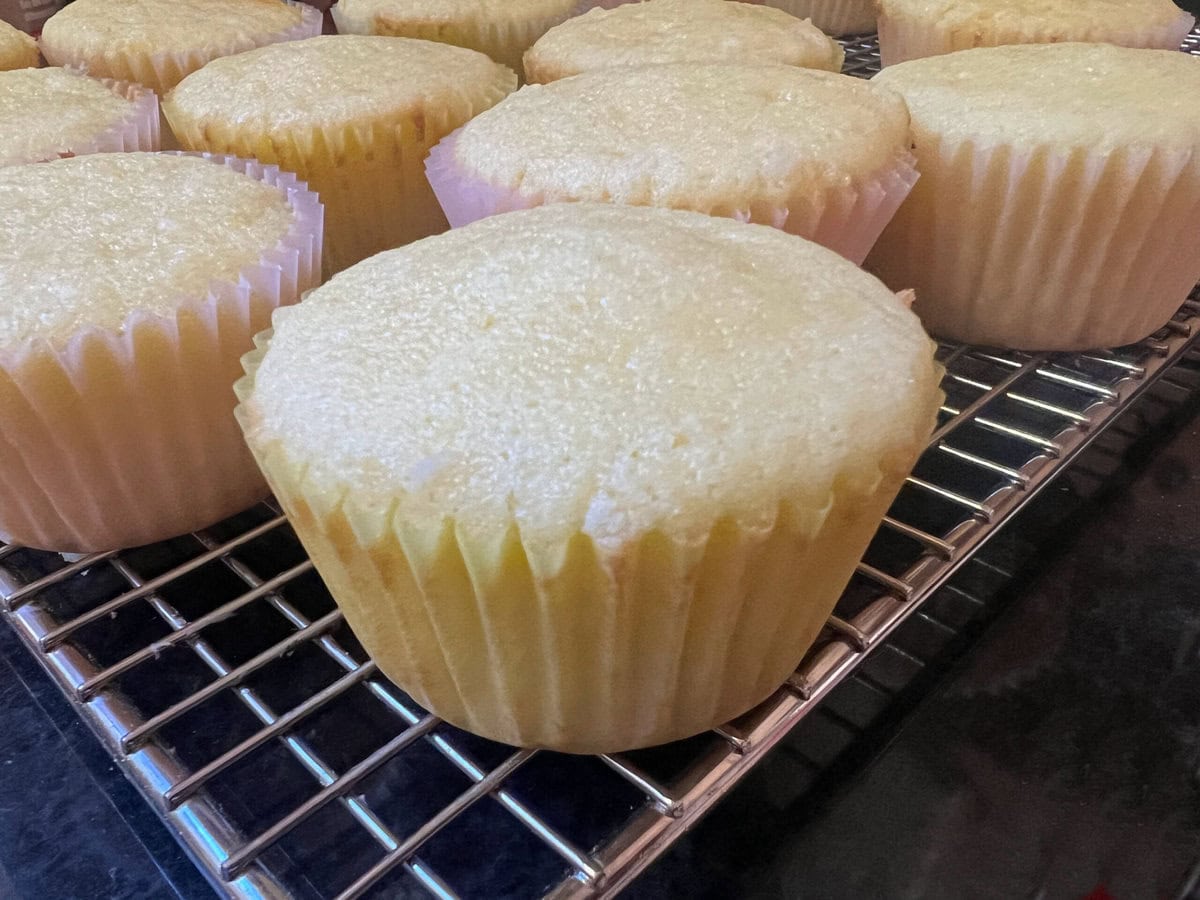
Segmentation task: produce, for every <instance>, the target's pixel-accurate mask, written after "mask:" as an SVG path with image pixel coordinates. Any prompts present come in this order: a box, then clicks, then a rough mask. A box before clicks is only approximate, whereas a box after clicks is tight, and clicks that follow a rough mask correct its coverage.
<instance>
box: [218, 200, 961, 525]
mask: <svg viewBox="0 0 1200 900" xmlns="http://www.w3.org/2000/svg"><path fill="white" fill-rule="evenodd" d="M331 336H336V338H335V339H331ZM252 368H253V366H252ZM937 382H938V377H937V372H936V369H935V366H934V363H933V346H932V343H931V342H930V340H929V339H928V337H926V335H925V333H924V332H923V331H922V329H921V326H920V323H919V322H918V321H917V319H916V317H915V316H914V315H913V314H912V313H911V312H909V310H908V309H907V308H906V307H905V306H904V304H902V303H901V302H900V301H899V300H898V299H897V297H896V296H895V295H894V294H892V292H891V291H889V290H888V289H887V288H886V287H884V286H883V285H882V284H881V283H880V282H879V281H877V280H876V279H874V278H873V277H871V276H870V275H867V274H866V273H864V272H863V271H862V270H861V269H859V268H858V267H856V266H854V265H853V264H851V263H849V262H847V261H845V260H844V259H842V258H841V257H839V256H837V255H836V254H835V253H833V252H832V251H829V250H826V249H825V248H823V247H820V246H817V245H816V244H812V243H809V242H807V241H804V240H802V239H800V238H797V237H793V236H791V235H788V234H785V233H783V232H781V231H778V230H776V229H772V228H768V227H765V226H758V225H746V224H742V223H738V222H734V221H732V220H728V219H716V218H712V217H709V216H704V215H700V214H696V213H688V212H680V211H675V210H662V209H646V208H631V207H618V206H608V205H597V204H569V205H567V204H564V205H556V206H545V207H539V208H536V209H532V210H526V211H521V212H516V213H509V214H506V215H502V216H493V217H491V218H488V219H484V220H482V221H480V222H476V223H474V224H472V225H470V226H467V227H465V228H460V229H456V230H454V231H451V232H448V233H446V234H443V235H439V236H437V237H433V238H428V239H426V240H423V241H419V242H417V243H415V244H410V245H408V246H407V247H403V248H401V249H399V250H393V251H388V252H386V253H381V254H379V255H378V256H374V257H372V258H371V259H369V260H366V261H364V262H362V263H360V264H358V265H357V266H354V267H352V268H350V269H348V270H346V271H345V272H343V273H341V274H340V275H337V276H336V277H334V278H333V279H331V280H330V281H329V282H327V283H326V284H325V285H324V286H323V287H321V288H319V289H318V290H316V291H315V292H313V293H312V294H310V295H309V296H308V298H307V299H306V300H305V301H304V303H301V304H299V305H298V306H296V307H294V308H292V309H291V310H289V311H287V312H283V313H280V314H277V315H276V317H275V332H274V336H273V337H272V338H271V341H270V344H269V347H268V349H267V350H266V354H265V357H263V358H262V360H261V365H259V366H258V367H257V369H256V371H255V372H254V374H253V376H252V378H248V379H246V380H245V381H243V383H242V384H241V385H240V386H239V390H240V393H241V395H242V396H243V407H242V413H243V415H242V418H243V425H244V427H246V428H247V430H248V432H249V433H250V434H251V435H252V439H253V440H254V442H255V444H256V446H258V447H259V448H260V449H261V450H262V451H263V452H265V453H268V454H270V453H274V452H279V453H282V454H284V458H286V459H287V460H290V461H291V464H292V465H294V466H296V467H297V470H298V471H303V473H304V474H303V478H304V479H305V481H306V484H307V485H308V488H311V490H307V489H306V490H307V492H308V493H310V494H315V495H324V496H325V497H326V499H327V500H328V502H329V503H330V504H334V503H336V502H337V501H338V498H340V497H341V496H343V492H344V491H346V490H349V491H350V497H351V498H352V500H351V502H352V503H353V504H357V507H356V509H357V512H358V513H361V516H360V517H359V520H361V521H365V520H367V519H371V520H373V521H377V522H380V523H387V522H389V521H391V520H392V516H393V515H394V516H403V519H404V521H406V522H408V523H414V528H416V525H417V524H418V523H424V524H433V525H434V526H437V525H439V524H440V523H443V522H446V523H451V524H453V525H454V526H455V527H456V532H457V533H458V534H460V535H462V536H464V537H466V538H472V537H479V536H481V535H492V536H496V537H502V536H503V535H504V534H505V533H506V532H507V530H508V529H509V528H510V527H512V526H514V525H515V526H516V527H517V528H519V529H520V534H521V538H522V540H523V542H524V543H525V544H526V546H541V547H545V546H547V544H549V545H557V546H565V544H566V542H567V541H568V540H569V539H570V537H571V535H573V534H575V533H578V532H579V531H580V530H582V531H583V532H584V533H586V534H588V535H589V536H591V537H592V538H593V539H595V540H596V541H597V542H598V543H601V544H604V545H612V544H616V545H620V544H622V543H623V542H625V541H628V540H630V539H632V538H635V537H637V536H639V535H641V534H643V533H645V532H646V531H649V530H651V529H655V528H657V529H660V530H661V532H662V534H663V535H664V537H665V538H666V539H668V540H674V539H680V540H703V539H704V538H705V537H706V536H707V534H708V531H709V530H710V529H711V528H712V527H713V523H714V522H715V521H716V520H718V519H720V518H721V517H723V516H728V517H729V518H730V519H731V520H734V521H737V522H738V523H739V524H742V525H746V526H748V527H755V525H756V524H759V523H770V522H772V521H774V520H775V517H776V516H777V515H778V514H779V511H780V507H781V504H789V507H788V508H789V509H790V510H791V511H792V512H793V513H794V514H795V515H797V516H800V517H803V516H807V515H813V516H817V515H820V509H821V508H822V507H823V505H824V504H825V503H826V502H827V500H828V497H829V491H830V490H831V488H832V487H833V483H834V480H835V479H838V480H839V481H845V482H848V483H855V484H857V483H858V482H859V481H860V480H862V481H865V482H866V483H868V484H874V483H875V481H876V480H877V478H878V474H879V471H880V467H881V466H884V467H887V466H891V467H892V468H895V467H896V463H897V460H898V459H899V457H901V456H903V457H904V464H905V465H907V463H908V461H909V460H910V459H911V455H912V453H913V448H914V446H916V445H918V444H919V442H920V441H922V440H923V439H924V437H925V436H926V435H927V434H928V430H929V428H930V427H931V426H932V422H933V416H934V411H935V410H936V408H937V405H938V398H939V397H940V394H939V392H938V386H937ZM251 383H252V384H251ZM351 515H355V513H354V512H351ZM439 530H440V529H439V528H437V527H434V528H433V531H434V532H435V533H436V532H438V531H439ZM414 533H415V532H414ZM362 539H363V540H364V541H370V540H371V537H370V536H364V537H363V538H362Z"/></svg>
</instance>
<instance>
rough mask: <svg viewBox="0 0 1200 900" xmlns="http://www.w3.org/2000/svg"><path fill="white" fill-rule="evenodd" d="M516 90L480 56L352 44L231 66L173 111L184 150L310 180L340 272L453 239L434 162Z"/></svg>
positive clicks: (195, 82) (219, 65) (183, 88)
mask: <svg viewBox="0 0 1200 900" xmlns="http://www.w3.org/2000/svg"><path fill="white" fill-rule="evenodd" d="M516 86H517V77H516V75H514V74H513V73H512V71H511V70H509V69H507V68H505V67H504V66H502V65H500V64H498V63H495V62H492V60H490V59H488V58H487V57H486V56H484V55H483V54H482V53H477V52H475V51H474V50H466V49H464V48H462V47H452V46H450V45H448V44H438V43H434V42H432V41H417V40H411V39H408V38H391V37H365V36H361V35H342V36H337V37H334V36H327V37H315V38H311V39H309V40H305V41H293V42H290V43H286V44H274V45H272V46H270V47H263V48H261V49H259V50H253V51H250V52H249V53H242V54H239V55H237V56H230V57H227V58H225V59H219V60H217V61H215V62H212V63H210V64H209V65H207V66H205V67H204V68H203V69H201V70H200V71H199V72H196V73H194V74H192V75H189V76H188V77H187V78H186V79H184V81H183V82H182V83H181V84H180V85H179V86H178V87H177V88H176V89H175V90H174V91H172V92H171V94H170V95H168V97H167V99H166V101H165V103H164V108H165V111H166V114H167V118H168V120H169V121H170V123H171V127H172V129H173V130H174V132H175V134H176V135H177V136H178V138H179V141H180V143H181V144H182V145H183V146H184V147H186V148H188V149H191V150H208V151H212V152H215V153H231V154H234V155H236V156H246V157H249V156H253V157H256V158H257V159H259V160H262V161H263V162H267V163H273V164H275V165H278V166H280V167H281V168H283V169H287V170H288V171H290V172H295V173H297V174H298V175H299V176H300V177H301V178H303V179H304V180H305V181H307V182H308V184H309V186H310V187H311V188H312V189H313V190H315V191H316V192H317V193H318V194H319V195H320V197H321V200H322V201H323V202H324V204H325V215H326V247H325V270H326V272H327V273H329V274H332V273H334V272H338V271H340V270H342V269H344V268H346V267H347V266H350V265H353V264H354V263H356V262H358V261H359V260H362V259H365V258H366V257H368V256H371V255H373V254H375V253H378V252H379V251H380V250H388V249H391V248H393V247H398V246H400V245H401V244H406V243H408V242H410V241H414V240H416V239H417V238H422V237H427V236H428V235H431V234H436V233H437V232H439V231H445V230H446V228H447V227H448V226H447V224H446V217H445V215H444V214H443V213H442V211H441V209H440V207H439V206H438V202H437V199H436V198H435V197H434V196H433V191H432V190H431V189H430V187H429V182H428V181H427V180H426V178H425V170H424V164H425V157H426V156H427V155H428V154H429V150H430V148H431V147H433V145H434V144H436V143H437V142H438V141H439V140H441V139H442V138H443V137H445V136H446V135H447V134H449V133H450V132H451V131H453V130H454V129H455V128H458V127H459V126H460V125H462V124H463V123H465V122H466V121H467V120H468V119H470V118H471V117H472V116H474V115H476V114H477V113H479V112H481V111H483V110H485V109H487V108H489V107H490V106H492V105H493V104H495V103H496V102H497V101H498V100H500V99H501V98H502V97H504V96H505V95H506V94H508V93H510V92H511V91H513V90H515V89H516Z"/></svg>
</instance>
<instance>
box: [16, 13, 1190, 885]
mask: <svg viewBox="0 0 1200 900" xmlns="http://www.w3.org/2000/svg"><path fill="white" fill-rule="evenodd" d="M1191 40H1192V41H1193V49H1196V50H1200V38H1197V36H1195V35H1193V37H1192V39H1191ZM877 65H878V52H877V47H876V45H875V43H874V41H873V40H862V41H852V42H850V43H848V46H847V71H850V72H854V73H859V74H861V73H865V72H869V71H871V70H872V68H873V67H874V66H877ZM1198 325H1200V293H1196V294H1193V296H1192V298H1191V299H1190V300H1189V301H1188V302H1186V303H1185V304H1184V306H1183V307H1182V308H1181V310H1180V311H1179V313H1178V314H1177V316H1176V317H1175V318H1174V320H1173V321H1172V322H1171V323H1169V325H1168V326H1167V327H1165V328H1164V329H1163V330H1162V331H1160V332H1159V333H1158V334H1156V335H1154V336H1152V337H1151V338H1149V339H1147V340H1145V341H1142V342H1141V343H1139V344H1137V345H1134V346H1131V347H1126V348H1122V349H1120V350H1116V351H1106V352H1097V353H1085V354H1025V353H1014V352H995V351H989V350H986V349H981V348H974V347H966V346H955V345H942V346H941V347H940V349H939V357H940V358H941V360H942V362H943V364H944V365H945V366H946V377H945V381H944V387H945V390H946V394H947V399H946V403H945V405H944V407H943V409H942V413H941V416H940V419H939V425H938V427H937V430H936V432H935V433H934V435H933V436H932V437H931V439H930V442H929V445H928V449H927V451H926V452H925V454H924V455H923V456H922V458H921V460H920V462H919V463H918V465H917V467H916V470H915V471H914V473H913V475H912V476H911V477H910V478H909V479H908V481H907V483H906V485H905V487H904V488H903V490H902V491H901V494H900V496H899V497H898V498H897V500H896V503H895V504H894V505H893V507H892V509H891V510H890V512H889V515H888V517H887V518H886V519H885V521H884V522H883V524H882V526H881V528H880V530H879V533H878V534H877V535H876V537H875V539H874V540H873V542H872V544H871V546H870V548H869V549H868V551H867V553H866V555H865V558H864V560H863V562H862V563H861V564H860V566H859V568H858V572H857V574H856V576H855V577H854V579H853V581H852V583H851V584H850V586H849V587H848V589H847V591H846V593H845V595H844V596H843V598H842V599H841V601H840V602H839V604H838V607H837V609H836V611H835V614H834V615H833V616H832V617H831V618H830V619H829V621H828V623H827V627H826V628H825V630H824V632H823V634H822V637H821V639H820V640H819V641H818V643H817V645H816V646H815V647H814V649H813V650H812V651H811V652H810V653H809V655H808V656H807V658H806V659H805V660H804V662H803V663H802V664H801V666H800V667H799V668H798V669H797V671H796V672H795V674H794V675H793V676H792V677H791V678H789V679H788V681H787V683H786V684H785V685H783V686H782V687H781V688H780V690H779V691H778V692H777V693H776V694H775V695H774V696H773V697H771V698H770V699H769V700H768V701H766V702H765V703H764V704H762V705H761V706H760V707H759V708H757V709H756V710H754V711H753V712H751V713H749V714H747V715H746V716H743V717H741V718H740V719H739V720H737V721H735V722H731V723H728V724H726V725H725V726H723V727H720V728H717V729H715V730H713V731H712V732H709V733H707V734H704V735H701V736H698V737H697V738H694V739H691V740H689V741H684V742H680V743H678V744H673V745H670V746H668V747H665V748H657V749H653V750H648V751H639V752H636V753H629V754H613V755H608V756H600V757H574V756H565V755H561V754H554V753H548V752H538V751H532V750H521V749H516V748H511V747H505V746H502V745H498V744H495V743H492V742H489V741H486V740H482V739H480V738H476V737H473V736H471V735H469V734H466V733H465V732H462V731H459V730H457V729H455V728H453V727H451V726H450V725H448V724H447V723H444V722H441V721H440V720H438V719H437V718H436V717H434V716H432V715H430V714H429V713H427V712H426V711H425V710H423V709H421V708H420V707H419V706H418V705H417V704H416V703H415V702H414V701H413V700H412V699H411V698H409V697H408V696H406V695H405V694H404V693H403V692H401V691H400V690H399V689H397V688H396V687H395V686H393V685H391V684H390V683H389V682H387V681H386V680H385V679H383V678H382V677H381V676H380V674H379V673H378V671H377V670H376V668H375V666H374V664H373V663H372V662H371V661H370V660H369V658H368V657H367V656H366V654H365V653H364V652H363V651H362V648H361V647H360V646H359V644H358V642H357V641H356V640H355V639H354V636H353V634H352V633H351V632H350V631H349V629H348V628H347V627H346V625H345V623H344V621H343V619H342V617H341V615H340V613H339V612H338V611H337V608H336V606H335V605H334V603H333V601H332V599H331V598H330V597H329V595H328V593H327V592H326V591H325V589H324V587H323V585H322V584H321V581H320V579H319V578H318V577H317V575H316V573H315V572H314V570H313V568H312V564H311V563H310V562H309V561H308V559H307V558H306V556H305V554H304V552H303V549H302V547H301V546H300V545H299V542H298V541H297V540H296V538H295V536H294V535H293V534H292V532H291V530H290V528H289V527H288V525H287V523H286V521H285V520H284V518H283V517H282V516H281V515H280V513H279V510H278V508H277V507H276V506H275V505H273V504H272V503H266V504H263V505H261V506H259V507H256V508H255V509H252V510H248V511H247V512H245V513H243V514H242V515H240V516H237V517H234V518H233V519H230V520H228V521H226V522H222V523H220V524H218V525H215V526H213V527H212V528H210V529H207V530H205V531H201V532H197V533H195V534H193V535H189V536H185V537H182V538H178V539H175V540H172V541H168V542H165V543H162V544H156V545H153V546H150V547H144V548H138V549H136V550H130V551H122V552H119V553H116V552H114V553H102V554H94V555H91V556H88V557H85V558H83V559H80V560H77V561H73V562H69V563H68V562H65V561H64V560H63V559H62V558H61V557H59V556H57V555H53V554H45V553H39V552H35V551H30V550H26V549H23V548H20V547H15V546H6V547H0V599H2V600H3V607H4V610H5V611H4V617H5V618H6V620H7V621H8V622H9V623H10V625H11V626H12V627H14V628H15V629H16V631H17V633H18V634H19V635H20V637H21V638H22V640H23V641H24V642H25V644H26V645H28V646H29V648H30V649H31V650H32V652H33V653H34V654H35V655H36V656H37V658H38V659H39V661H40V662H41V663H42V664H43V666H44V667H45V668H46V669H47V670H48V671H49V672H50V673H51V675H52V676H53V677H54V678H55V679H56V681H57V682H58V684H59V685H60V686H61V687H62V688H63V690H64V691H65V693H66V694H67V696H68V698H69V699H70V700H71V701H72V703H73V704H74V705H75V706H76V707H77V708H78V710H79V711H80V713H81V715H82V716H83V718H84V719H85V720H86V721H87V722H88V723H89V725H90V726H91V727H92V729H93V730H94V731H95V733H96V734H97V735H98V736H99V738H100V740H101V741H102V742H103V743H104V744H105V746H106V747H107V748H108V750H109V751H110V752H111V753H112V755H113V757H114V758H115V759H116V760H117V762H118V763H119V764H120V765H121V766H122V767H123V769H124V771H125V772H126V774H127V775H128V776H129V777H130V779H131V780H132V781H133V783H134V784H135V785H136V786H137V787H138V788H139V789H140V791H141V792H142V794H143V795H144V796H145V797H146V799H147V800H148V802H149V803H150V804H151V805H152V806H153V808H154V809H155V810H156V811H157V812H158V814H159V815H160V816H161V817H162V819H163V821H164V822H165V823H166V824H167V826H168V827H169V828H170V829H171V831H172V832H173V833H174V834H175V835H176V837H177V838H178V839H179V841H180V843H181V844H182V845H183V847H184V848H185V849H186V851H187V852H188V853H189V854H190V855H191V857H192V858H193V859H194V861H195V862H196V863H197V865H198V866H199V867H200V868H201V870H202V871H203V872H204V873H205V874H206V875H207V876H208V878H209V880H210V882H211V884H212V885H213V887H214V888H215V889H216V890H217V892H218V893H219V894H222V895H225V896H231V897H286V896H298V897H314V898H328V897H337V898H353V897H359V896H364V895H372V896H387V897H408V896H412V897H427V896H434V897H442V898H454V897H467V896H487V897H527V896H538V895H542V896H548V897H556V898H564V897H603V896H611V895H613V894H615V893H616V892H618V891H619V890H620V889H621V888H623V887H625V886H627V885H628V884H629V883H630V882H631V881H632V880H633V879H635V878H636V877H637V875H638V874H639V873H640V872H642V871H643V870H644V868H645V867H646V866H647V865H649V864H650V863H651V862H652V861H653V860H654V859H656V858H657V857H658V856H659V855H661V853H663V852H664V851H665V850H666V849H667V848H668V847H669V846H670V845H671V843H672V842H673V841H675V840H676V839H677V838H678V837H679V836H680V835H682V834H683V833H684V832H685V831H686V830H687V829H688V828H689V826H690V825H692V824H693V823H694V822H695V821H696V820H697V819H698V818H699V817H700V816H702V815H704V814H705V813H706V812H707V811H708V810H709V809H710V808H711V807H712V806H713V804H714V803H716V802H717V801H718V800H719V799H720V798H721V797H722V796H724V795H726V794H727V793H728V792H729V790H730V789H731V788H732V787H733V786H734V785H735V784H736V783H737V782H738V780H739V779H741V778H742V777H743V776H745V775H746V774H747V773H748V772H749V771H750V770H751V768H752V767H753V766H754V764H755V763H756V761H758V760H759V759H760V758H762V756H763V755H764V754H766V753H767V752H768V751H770V750H771V749H772V748H773V747H774V746H776V745H777V744H778V743H779V742H780V741H781V740H782V739H783V738H784V737H785V736H786V735H788V734H789V732H790V731H791V730H792V729H793V728H794V727H795V726H796V725H797V724H798V723H800V722H801V721H802V720H808V719H810V718H815V717H814V716H813V715H812V714H813V713H814V712H816V711H825V710H829V709H833V710H835V711H836V710H839V709H841V708H842V706H844V705H845V704H850V705H851V706H853V705H854V704H855V703H856V702H857V703H858V704H859V706H861V705H862V703H865V704H866V705H867V706H871V705H872V704H874V705H878V704H880V703H886V702H887V699H888V695H889V691H891V690H892V688H890V687H889V681H894V680H895V677H897V676H895V672H894V671H893V674H892V675H889V674H888V671H889V669H891V670H897V669H903V668H904V667H905V666H910V667H911V666H914V665H915V666H919V665H920V664H921V660H920V658H919V657H918V656H916V655H914V654H913V653H912V652H911V651H910V650H908V649H906V648H905V647H901V646H899V645H898V644H897V643H896V642H895V641H892V640H890V638H891V636H892V635H893V632H895V631H896V629H897V628H899V627H900V626H901V625H902V624H904V623H911V622H914V621H918V620H919V621H920V622H921V623H922V627H926V628H929V629H932V630H933V631H934V632H940V633H942V636H943V637H945V636H946V635H953V634H955V633H956V632H957V630H958V629H960V628H961V627H962V625H963V623H964V622H966V621H968V620H969V619H970V617H971V616H972V615H973V609H974V607H975V606H978V603H979V601H978V600H976V599H975V598H973V597H972V596H970V595H969V594H968V593H966V592H963V591H961V590H959V591H958V592H957V593H953V592H949V591H947V592H937V593H935V591H937V589H938V588H939V587H940V586H942V585H943V584H944V583H945V582H946V581H947V579H948V578H949V577H950V576H951V575H952V574H954V573H955V572H956V571H959V570H960V569H963V568H964V567H966V568H970V567H972V566H975V567H978V568H980V569H984V570H985V569H987V567H988V564H986V563H984V562H982V561H981V560H980V558H979V557H977V556H975V553H976V551H977V550H978V549H979V548H980V547H981V546H982V545H983V544H984V542H986V541H987V540H988V539H989V538H990V537H991V536H993V535H994V534H995V533H996V531H997V530H998V529H999V527H1000V526H1001V525H1002V524H1003V523H1004V522H1005V521H1006V520H1008V519H1009V517H1010V516H1011V515H1012V514H1013V513H1014V512H1015V511H1016V510H1017V509H1019V508H1020V507H1021V506H1022V505H1023V504H1024V503H1026V502H1027V501H1028V500H1029V499H1030V498H1032V497H1033V496H1034V495H1035V494H1036V493H1037V492H1038V491H1039V490H1041V489H1042V488H1043V487H1044V486H1045V485H1046V484H1047V483H1048V482H1049V481H1050V480H1051V479H1052V478H1053V477H1054V476H1056V475H1057V474H1060V473H1061V472H1062V471H1063V470H1064V468H1065V467H1066V466H1067V465H1068V464H1069V463H1070V462H1071V461H1072V460H1073V459H1074V458H1075V456H1076V455H1077V454H1078V453H1079V452H1080V451H1081V450H1083V449H1084V448H1085V447H1086V446H1087V445H1088V444H1089V443H1090V442H1091V441H1093V440H1094V439H1095V438H1096V437H1097V435H1099V434H1100V433H1101V432H1102V431H1103V430H1104V429H1105V428H1106V427H1107V426H1108V425H1109V424H1111V423H1112V422H1113V421H1114V420H1116V418H1117V417H1118V416H1119V415H1120V414H1121V413H1122V412H1123V411H1124V410H1126V409H1127V408H1128V407H1129V405H1130V404H1131V403H1132V402H1133V401H1134V400H1135V399H1136V398H1137V397H1138V396H1139V395H1141V394H1142V393H1143V392H1144V391H1146V390H1147V389H1148V388H1149V387H1150V386H1151V385H1152V384H1153V383H1155V381H1156V380H1158V379H1159V378H1160V377H1161V376H1163V374H1164V373H1166V372H1167V371H1168V370H1169V369H1170V368H1171V367H1172V366H1174V365H1175V364H1176V363H1178V362H1179V361H1180V360H1181V359H1182V358H1183V357H1184V356H1185V355H1187V354H1188V353H1189V352H1191V351H1192V348H1193V346H1194V344H1195V343H1196V342H1197V338H1198V337H1200V333H1198V332H1197V330H1196V329H1197V326H1198ZM856 692H857V693H859V694H863V693H864V692H865V694H866V695H869V696H865V697H860V698H859V700H858V701H853V700H852V699H848V698H851V697H852V695H853V694H855V693H856ZM836 715H837V716H839V717H841V718H842V719H843V720H844V719H845V718H846V717H847V716H852V715H853V714H852V713H842V712H837V713H836Z"/></svg>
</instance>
